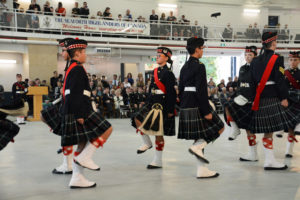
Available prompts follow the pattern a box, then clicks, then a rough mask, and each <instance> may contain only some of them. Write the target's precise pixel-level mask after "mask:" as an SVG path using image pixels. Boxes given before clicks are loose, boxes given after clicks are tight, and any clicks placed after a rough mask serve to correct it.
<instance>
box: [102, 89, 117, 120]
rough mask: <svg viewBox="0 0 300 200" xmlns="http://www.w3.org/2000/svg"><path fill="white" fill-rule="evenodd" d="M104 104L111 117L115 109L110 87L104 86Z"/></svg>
mask: <svg viewBox="0 0 300 200" xmlns="http://www.w3.org/2000/svg"><path fill="white" fill-rule="evenodd" d="M102 101H103V106H104V107H105V108H106V109H107V117H108V118H110V117H111V113H112V111H113V102H114V99H113V97H112V96H111V95H110V94H109V88H104V91H103V94H102Z"/></svg>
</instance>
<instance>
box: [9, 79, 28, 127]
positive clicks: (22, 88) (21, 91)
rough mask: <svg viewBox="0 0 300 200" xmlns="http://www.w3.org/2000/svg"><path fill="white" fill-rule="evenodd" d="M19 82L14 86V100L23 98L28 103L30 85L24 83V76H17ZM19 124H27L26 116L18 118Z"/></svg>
mask: <svg viewBox="0 0 300 200" xmlns="http://www.w3.org/2000/svg"><path fill="white" fill-rule="evenodd" d="M16 78H17V82H15V83H14V84H13V86H12V95H13V98H14V100H16V99H18V98H21V99H23V100H24V101H27V97H26V93H27V92H28V85H27V84H26V83H25V82H24V81H22V75H21V74H17V75H16ZM17 124H19V125H23V124H26V123H25V120H24V116H17Z"/></svg>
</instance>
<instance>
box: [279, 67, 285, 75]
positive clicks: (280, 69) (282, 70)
mask: <svg viewBox="0 0 300 200" xmlns="http://www.w3.org/2000/svg"><path fill="white" fill-rule="evenodd" d="M279 71H280V72H281V73H282V74H283V75H284V72H285V70H284V68H283V67H282V66H280V67H279Z"/></svg>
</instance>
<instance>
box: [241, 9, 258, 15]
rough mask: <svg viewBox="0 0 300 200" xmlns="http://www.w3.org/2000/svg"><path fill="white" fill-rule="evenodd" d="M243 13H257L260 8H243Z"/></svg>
mask: <svg viewBox="0 0 300 200" xmlns="http://www.w3.org/2000/svg"><path fill="white" fill-rule="evenodd" d="M244 13H253V14H258V13H260V10H259V9H244Z"/></svg>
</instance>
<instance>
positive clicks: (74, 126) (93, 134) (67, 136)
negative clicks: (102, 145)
mask: <svg viewBox="0 0 300 200" xmlns="http://www.w3.org/2000/svg"><path fill="white" fill-rule="evenodd" d="M110 127H111V124H110V123H109V122H108V121H107V120H105V119H104V118H103V117H102V116H101V115H100V114H99V113H96V112H93V111H92V112H91V113H90V114H89V115H88V117H87V118H85V119H84V124H83V125H82V124H79V123H78V122H77V120H76V119H75V117H74V115H73V114H68V115H65V116H64V118H63V122H62V124H61V131H62V137H61V145H62V146H71V145H76V144H78V143H79V142H80V141H85V140H88V141H90V140H93V139H96V138H98V137H100V136H101V135H102V134H103V133H104V132H105V131H107V130H108V129H109V128H110Z"/></svg>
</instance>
